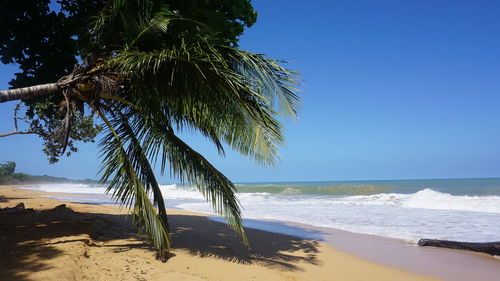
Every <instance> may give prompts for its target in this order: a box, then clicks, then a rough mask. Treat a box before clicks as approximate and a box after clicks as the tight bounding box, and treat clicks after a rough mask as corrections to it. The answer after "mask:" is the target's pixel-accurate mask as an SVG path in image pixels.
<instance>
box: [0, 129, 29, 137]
mask: <svg viewBox="0 0 500 281" xmlns="http://www.w3.org/2000/svg"><path fill="white" fill-rule="evenodd" d="M27 134H36V133H35V132H32V131H12V132H8V133H4V134H0V138H2V137H8V136H12V135H27Z"/></svg>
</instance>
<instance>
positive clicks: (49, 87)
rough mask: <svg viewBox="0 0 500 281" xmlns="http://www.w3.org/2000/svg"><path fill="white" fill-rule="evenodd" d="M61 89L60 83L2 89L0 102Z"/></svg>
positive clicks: (41, 94)
mask: <svg viewBox="0 0 500 281" xmlns="http://www.w3.org/2000/svg"><path fill="white" fill-rule="evenodd" d="M57 90H59V85H58V83H49V84H41V85H36V86H31V87H25V88H18V89H10V90H1V91H0V103H2V102H7V101H13V100H20V99H27V98H33V97H37V96H43V95H47V94H50V93H53V92H55V91H57Z"/></svg>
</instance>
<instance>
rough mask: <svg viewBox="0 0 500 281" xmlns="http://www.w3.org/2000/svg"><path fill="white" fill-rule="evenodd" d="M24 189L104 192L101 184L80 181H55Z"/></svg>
mask: <svg viewBox="0 0 500 281" xmlns="http://www.w3.org/2000/svg"><path fill="white" fill-rule="evenodd" d="M26 189H32V190H39V191H45V192H55V193H76V194H104V193H105V192H106V188H105V187H103V186H91V185H88V184H80V183H55V184H40V185H36V186H32V187H26Z"/></svg>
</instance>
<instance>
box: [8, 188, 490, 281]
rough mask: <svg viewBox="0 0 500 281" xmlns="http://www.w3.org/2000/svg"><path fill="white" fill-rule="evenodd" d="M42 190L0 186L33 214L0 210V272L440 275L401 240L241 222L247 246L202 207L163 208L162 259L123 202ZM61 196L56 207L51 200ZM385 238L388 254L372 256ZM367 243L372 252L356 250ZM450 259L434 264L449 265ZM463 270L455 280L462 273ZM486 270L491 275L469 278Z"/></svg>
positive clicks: (98, 276)
mask: <svg viewBox="0 0 500 281" xmlns="http://www.w3.org/2000/svg"><path fill="white" fill-rule="evenodd" d="M47 195H50V194H48V193H43V192H38V191H31V190H22V189H19V188H17V187H14V186H3V187H0V208H5V207H13V206H15V205H16V204H18V203H20V202H23V203H24V204H25V206H26V208H33V209H35V212H32V213H26V214H1V215H0V233H1V236H0V252H1V253H2V255H0V268H1V269H2V270H1V271H0V280H47V279H50V280H444V279H446V278H444V279H443V278H437V277H438V276H437V275H438V274H433V271H427V272H425V271H422V270H420V269H419V268H420V267H419V266H418V263H419V262H418V261H421V264H423V265H424V266H425V260H426V256H425V255H426V254H425V253H424V254H422V252H419V254H417V255H415V254H412V253H411V251H409V250H401V249H405V248H404V247H403V246H401V245H399V246H398V245H396V244H394V241H392V240H390V239H389V240H377V238H370V237H368V236H366V235H365V236H359V237H358V236H356V235H350V234H349V233H344V232H339V233H337V234H336V235H334V234H331V235H333V236H328V237H329V238H327V239H326V240H325V241H315V240H308V239H302V238H298V237H294V236H288V235H283V234H276V233H272V232H266V231H261V230H255V229H247V234H248V237H249V240H250V243H251V246H252V247H251V249H250V250H249V249H247V248H246V247H245V246H244V245H243V244H242V243H241V242H240V240H239V238H238V237H237V236H236V235H235V234H234V233H233V232H232V231H231V230H230V229H228V227H227V226H226V225H224V224H222V223H219V222H215V221H213V220H210V219H208V218H207V217H206V216H205V215H203V214H198V213H192V212H187V211H179V210H169V218H170V221H171V225H172V228H173V230H172V238H173V249H172V255H171V257H170V259H169V260H168V261H167V262H165V263H162V262H160V261H158V260H156V259H155V252H154V250H153V249H152V248H151V245H150V244H149V243H148V242H147V241H145V240H144V239H143V238H142V237H141V236H139V235H137V234H136V232H135V230H134V229H132V228H131V226H130V225H131V223H130V219H131V218H130V217H128V216H127V210H126V209H125V208H122V209H120V208H118V207H115V206H107V205H91V204H77V203H70V202H62V201H58V200H54V199H49V198H45V197H41V196H47ZM61 204H65V207H62V206H60V207H57V206H59V205H61ZM336 237H337V238H336ZM353 239H354V240H353ZM370 241H371V242H370ZM390 241H392V242H390ZM370 243H371V244H370ZM391 243H392V244H391ZM332 245H334V246H335V247H334V246H332ZM377 245H378V246H377ZM384 245H386V246H387V245H388V246H387V247H389V248H385V249H390V252H386V253H385V254H380V253H381V251H384V249H381V248H380V247H382V248H383V247H384ZM371 246H373V247H374V248H375V250H374V251H367V250H363V249H365V248H370V247H371ZM402 247H403V248H402ZM433 250H437V249H429V251H430V252H429V251H428V252H427V257H428V256H429V255H435V256H438V257H439V254H436V252H432V251H433ZM438 251H439V252H440V253H450V255H452V256H453V257H455V259H457V260H456V261H454V262H463V261H476V263H477V264H478V266H479V265H483V264H487V267H486V269H484V268H481V267H480V266H479V268H478V269H479V270H481V271H484V270H486V271H487V273H488V272H489V273H490V274H492V271H491V268H493V267H495V266H496V267H497V268H498V267H500V263H499V262H498V261H497V260H494V259H493V258H488V257H483V256H479V255H471V254H468V253H461V252H457V251H448V250H438ZM384 256H385V257H384ZM446 257H447V256H446V254H445V258H446ZM405 259H406V260H411V263H412V264H417V266H416V267H408V266H406V267H405V266H404V263H401V262H400V261H402V260H405ZM397 261H399V262H397ZM431 262H432V261H431ZM488 263H491V264H488ZM468 265H469V266H474V263H468ZM450 266H451V267H450ZM452 266H453V263H452V264H451V265H448V266H445V267H444V269H443V270H444V271H449V270H452V269H453V267H452ZM488 266H489V267H488ZM436 268H437V269H439V265H437V266H436V267H435V269H436ZM456 270H457V272H460V271H461V270H462V271H463V270H464V268H456ZM435 272H439V270H437V271H435ZM459 275H460V274H459ZM443 276H444V277H446V276H449V275H446V274H444V275H443ZM464 276H465V277H464V278H462V280H468V279H466V278H467V276H466V275H464ZM488 276H492V275H484V276H483V277H481V278H486V279H477V280H487V279H488ZM439 277H441V276H439ZM451 279H452V278H451ZM492 280H493V279H492Z"/></svg>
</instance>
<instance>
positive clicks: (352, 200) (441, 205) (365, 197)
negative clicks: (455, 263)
mask: <svg viewBox="0 0 500 281" xmlns="http://www.w3.org/2000/svg"><path fill="white" fill-rule="evenodd" d="M237 187H238V190H239V192H238V195H237V196H238V199H239V201H240V203H241V205H242V211H243V217H244V218H245V219H247V220H248V222H252V223H251V225H252V227H255V228H259V226H258V224H255V220H279V221H285V222H296V223H302V224H308V225H312V226H318V227H329V228H336V229H342V230H347V231H351V232H356V233H364V234H373V235H379V236H385V237H391V238H397V239H402V240H405V241H407V242H410V243H415V242H416V241H418V239H420V238H433V239H447V240H459V241H469V242H490V241H500V179H498V178H490V179H434V180H377V181H321V182H269V183H239V184H237ZM30 189H36V190H41V191H47V192H62V193H69V194H68V196H63V197H56V198H59V199H62V200H67V201H72V202H83V203H95V204H112V203H113V200H112V199H111V197H110V196H109V195H105V194H104V191H105V188H104V187H99V186H91V185H84V184H46V185H38V186H33V187H30ZM161 189H162V191H163V196H164V197H165V203H166V205H167V208H175V209H182V210H189V211H196V212H202V213H207V214H213V211H212V209H211V206H210V205H209V204H208V203H207V202H206V200H205V199H204V198H203V196H202V195H201V193H200V192H198V191H197V189H196V188H195V187H192V186H185V185H178V184H170V185H162V186H161ZM71 194H78V196H77V197H76V196H72V195H71ZM263 225H264V224H263Z"/></svg>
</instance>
